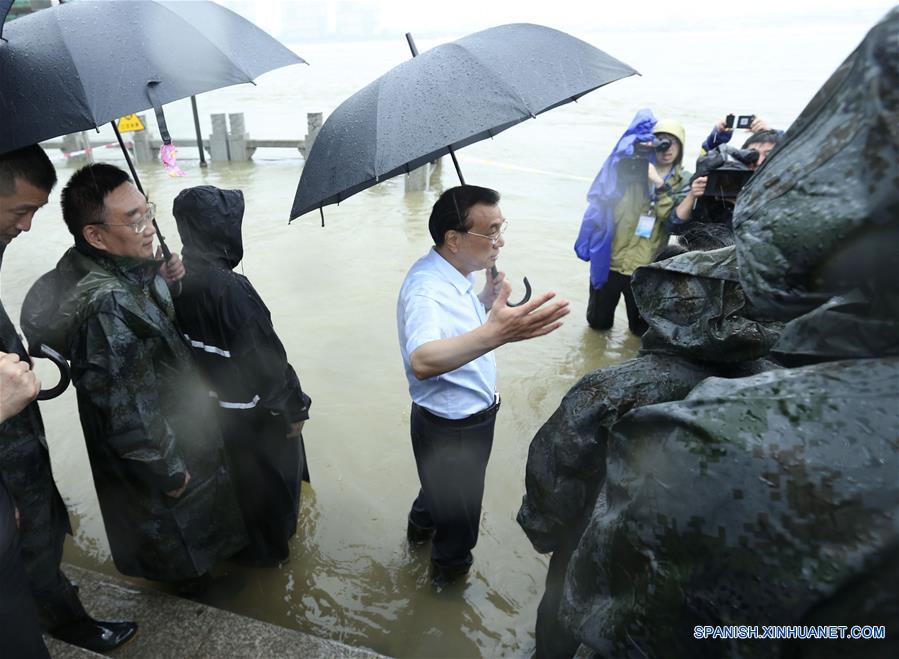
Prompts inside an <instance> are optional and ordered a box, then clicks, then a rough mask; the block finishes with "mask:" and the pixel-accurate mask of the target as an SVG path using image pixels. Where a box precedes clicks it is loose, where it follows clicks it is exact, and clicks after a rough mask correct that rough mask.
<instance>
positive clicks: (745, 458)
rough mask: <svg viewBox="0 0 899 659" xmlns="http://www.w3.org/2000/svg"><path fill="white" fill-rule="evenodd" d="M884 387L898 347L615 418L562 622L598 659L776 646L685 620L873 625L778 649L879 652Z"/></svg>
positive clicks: (890, 399) (704, 387)
mask: <svg viewBox="0 0 899 659" xmlns="http://www.w3.org/2000/svg"><path fill="white" fill-rule="evenodd" d="M897 400H899V358H888V359H871V360H853V361H846V362H833V363H828V364H821V365H817V366H808V367H804V368H799V369H792V370H786V369H781V370H774V371H769V372H767V373H762V374H760V375H756V376H753V377H750V378H744V379H740V380H723V379H717V378H713V379H709V380H706V381H705V382H704V383H703V384H701V385H700V386H699V387H697V388H696V389H695V390H694V391H693V392H692V393H691V394H690V395H689V396H688V397H687V399H686V400H685V401H681V402H672V403H664V404H660V405H653V406H649V407H643V408H641V409H639V410H635V411H634V412H632V413H631V414H629V415H628V416H626V417H624V419H622V420H621V421H620V422H619V423H617V424H616V425H615V426H614V427H613V428H612V431H611V437H610V440H609V449H608V452H609V456H608V475H607V483H608V491H607V498H608V507H607V508H604V507H597V509H596V511H595V512H594V516H593V519H592V520H591V522H590V524H589V526H588V527H587V529H586V530H585V531H584V534H583V536H582V538H581V542H580V545H579V546H578V548H577V550H576V551H575V552H574V555H573V557H572V559H571V562H570V564H569V569H568V574H567V575H566V584H565V590H564V596H563V601H562V617H563V619H564V620H566V621H568V622H569V624H571V626H572V631H573V632H574V633H575V635H576V636H577V637H578V638H579V639H581V640H582V641H583V642H584V643H585V644H587V645H589V646H590V647H591V648H593V649H594V650H596V651H597V652H598V653H599V654H600V655H601V656H603V657H606V658H611V657H666V658H669V657H690V658H694V657H720V656H733V657H760V658H761V657H765V658H767V657H781V656H784V657H785V656H793V655H790V654H789V653H788V651H789V648H790V646H789V644H787V645H783V644H779V643H774V642H766V641H756V640H751V641H739V642H738V641H728V642H724V641H708V640H707V641H699V640H694V639H693V628H694V626H695V625H742V624H746V625H789V624H813V623H814V624H833V625H853V624H866V625H886V626H887V638H888V641H889V642H884V641H882V642H874V641H871V642H867V643H864V644H861V642H860V641H847V642H844V643H842V644H831V643H829V642H825V641H814V642H812V644H811V645H809V646H806V647H805V651H807V652H808V654H799V655H796V656H809V657H824V656H829V657H830V656H866V657H886V656H897V654H896V653H897V651H899V647H897V639H899V637H897V636H896V634H895V633H893V634H892V635H891V634H890V631H892V630H893V629H895V628H896V625H897V623H899V608H897V606H899V605H897V602H899V600H897V596H896V593H897V590H896V581H895V580H892V581H890V580H889V579H888V576H889V575H890V574H893V575H895V574H896V570H897V568H899V525H897V519H899V478H897V474H899V459H897V458H899V453H897V448H899V446H897V427H899V411H897V404H896V401H897ZM860 584H863V585H864V588H863V590H862V592H861V595H863V596H862V597H858V596H854V597H849V596H848V594H849V593H850V592H851V591H852V590H853V589H854V588H857V587H859V585H860ZM847 644H848V645H847ZM853 649H854V651H855V654H854V655H852V654H850V653H851V651H852V650H853Z"/></svg>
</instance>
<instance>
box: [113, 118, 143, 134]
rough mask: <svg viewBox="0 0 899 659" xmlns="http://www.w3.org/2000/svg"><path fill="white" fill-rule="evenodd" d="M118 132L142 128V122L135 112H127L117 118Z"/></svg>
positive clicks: (134, 130)
mask: <svg viewBox="0 0 899 659" xmlns="http://www.w3.org/2000/svg"><path fill="white" fill-rule="evenodd" d="M117 125H118V128H119V132H120V133H134V132H137V131H139V130H144V122H142V121H141V120H140V117H138V116H137V115H136V114H128V115H125V116H124V117H122V118H121V119H119V123H118V124H117Z"/></svg>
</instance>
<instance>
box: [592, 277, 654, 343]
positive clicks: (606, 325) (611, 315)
mask: <svg viewBox="0 0 899 659" xmlns="http://www.w3.org/2000/svg"><path fill="white" fill-rule="evenodd" d="M622 294H624V304H625V306H626V307H627V324H628V327H629V328H630V330H631V332H633V333H634V334H636V335H637V336H643V335H644V334H645V333H646V330H648V329H649V325H647V324H646V321H645V320H643V318H642V317H641V316H640V312H639V311H638V310H637V303H636V302H635V301H634V294H633V292H632V291H631V278H630V276H629V275H623V274H621V273H620V272H615V271H614V270H612V271H610V272H609V279H608V281H606V283H605V284H603V285H602V286H600V287H599V288H593V286H592V285H591V286H590V301H589V302H588V303H587V322H588V323H589V324H590V327H592V328H593V329H599V330H607V329H610V328H611V327H612V325H613V324H614V322H615V307H617V306H618V300H619V299H620V298H621V295H622Z"/></svg>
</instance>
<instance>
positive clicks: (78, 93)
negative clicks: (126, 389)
mask: <svg viewBox="0 0 899 659" xmlns="http://www.w3.org/2000/svg"><path fill="white" fill-rule="evenodd" d="M2 1H3V0H0V2H2ZM3 38H4V39H5V40H6V41H0V81H2V84H0V153H5V152H7V151H12V150H13V149H17V148H19V147H22V146H26V145H28V144H34V143H35V142H39V141H41V140H45V139H49V138H51V137H57V136H59V135H66V134H68V133H73V132H77V131H81V130H87V129H89V128H96V127H99V126H101V125H103V124H104V123H107V122H109V121H112V120H114V119H117V118H118V117H121V116H123V115H126V114H131V113H134V112H140V111H142V110H146V109H148V108H150V107H151V106H153V105H154V103H153V102H152V101H151V98H150V96H149V94H148V91H151V90H152V91H151V93H152V94H153V95H154V97H155V99H154V100H155V101H156V103H157V104H158V105H162V104H165V103H169V102H171V101H176V100H179V99H182V98H187V97H188V96H191V95H194V94H199V93H201V92H205V91H210V90H213V89H218V88H220V87H227V86H229V85H235V84H238V83H243V82H252V81H253V79H254V78H255V77H257V76H259V75H261V74H262V73H265V72H266V71H271V70H272V69H276V68H279V67H282V66H287V65H288V64H296V63H300V62H303V61H304V60H303V59H302V58H300V57H298V56H297V55H295V54H294V53H292V52H291V51H290V50H288V49H287V48H286V47H284V46H283V45H282V44H281V43H280V42H278V41H277V40H276V39H274V38H272V37H271V36H269V35H268V34H267V33H265V32H263V31H262V30H260V29H259V28H257V27H256V26H255V25H253V24H252V23H250V22H249V21H247V20H245V19H244V18H241V17H240V16H238V15H237V14H235V13H234V12H232V11H230V10H228V9H225V8H224V7H221V6H219V5H217V4H215V3H213V2H200V1H197V2H157V1H153V0H114V1H113V0H79V1H78V2H72V3H66V4H64V5H59V6H56V7H51V8H49V9H43V10H41V11H38V12H35V13H33V14H31V15H29V16H24V17H22V18H19V19H16V20H15V21H11V22H10V23H9V24H8V25H6V26H5V29H4V30H3ZM148 83H154V84H149V85H148Z"/></svg>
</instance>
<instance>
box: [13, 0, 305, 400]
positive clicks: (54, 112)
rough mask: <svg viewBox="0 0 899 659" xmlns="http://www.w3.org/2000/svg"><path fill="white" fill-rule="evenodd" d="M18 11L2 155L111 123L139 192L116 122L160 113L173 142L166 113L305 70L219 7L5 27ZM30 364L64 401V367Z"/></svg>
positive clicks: (72, 11) (167, 6)
mask: <svg viewBox="0 0 899 659" xmlns="http://www.w3.org/2000/svg"><path fill="white" fill-rule="evenodd" d="M11 5H12V3H11V2H10V1H9V0H0V153H6V152H8V151H13V150H15V149H17V148H20V147H23V146H27V145H29V144H34V143H36V142H39V141H41V140H45V139H49V138H52V137H57V136H59V135H67V134H69V133H74V132H78V131H82V130H87V129H89V128H99V127H100V126H101V125H103V124H104V123H106V122H111V123H112V127H113V130H114V131H115V133H116V136H117V137H118V138H119V143H120V144H121V145H122V151H123V153H124V154H125V158H126V159H127V160H128V166H129V168H130V169H131V174H132V176H133V178H134V182H135V183H136V184H137V187H138V188H139V189H140V190H141V192H143V186H141V183H140V179H139V178H138V176H137V172H136V171H135V169H134V166H133V165H132V164H131V160H130V158H129V157H128V152H127V150H126V149H125V146H124V143H123V142H122V139H121V136H120V135H119V132H118V129H117V128H116V126H115V121H114V120H115V119H117V118H118V117H121V116H123V115H127V114H132V113H135V112H140V111H142V110H146V109H148V108H150V107H153V108H154V109H155V111H156V116H157V119H158V121H159V128H160V133H161V134H162V137H163V140H164V141H169V139H168V137H169V136H168V132H167V130H166V127H165V120H164V118H163V115H162V105H163V104H165V103H170V102H172V101H176V100H179V99H182V98H187V97H188V96H192V95H194V94H199V93H202V92H205V91H210V90H213V89H219V88H221V87H227V86H229V85H235V84H238V83H244V82H252V81H253V79H254V78H255V77H257V76H259V75H261V74H263V73H265V72H267V71H271V70H272V69H276V68H279V67H282V66H287V65H288V64H296V63H300V62H303V61H304V60H303V59H302V58H300V57H298V56H297V55H295V54H294V53H292V52H291V51H290V50H288V49H287V48H285V47H284V46H283V45H282V44H281V43H280V42H278V41H277V40H275V39H274V38H272V37H271V36H269V35H268V34H266V33H265V32H263V31H262V30H260V29H259V28H257V27H256V26H255V25H253V24H252V23H250V22H249V21H247V20H245V19H244V18H241V17H240V16H238V15H237V14H235V13H234V12H232V11H230V10H228V9H225V8H224V7H221V6H219V5H217V4H215V3H213V2H200V1H196V2H156V1H152V0H140V1H138V0H115V1H112V0H81V1H79V2H74V3H66V4H64V5H59V6H55V7H50V8H48V9H43V10H40V11H37V12H35V13H33V14H30V15H28V16H24V17H22V18H19V19H16V20H15V21H11V22H10V23H9V24H8V25H5V26H3V21H4V19H5V18H6V14H7V12H8V11H9V9H10V7H11ZM153 225H154V227H155V228H156V231H157V236H158V238H159V242H160V245H161V246H162V249H163V252H164V255H165V259H166V260H168V259H169V258H170V257H171V253H170V251H169V249H168V247H167V246H166V244H165V240H164V238H163V236H162V232H161V231H160V230H159V226H158V225H157V224H156V220H153ZM32 354H34V356H37V357H48V358H51V359H53V361H54V362H55V363H56V364H57V366H59V368H60V371H61V381H60V383H59V385H57V386H56V387H54V388H53V389H52V390H51V391H48V392H42V399H46V398H52V397H54V396H57V395H59V394H60V393H62V391H63V390H64V389H65V387H66V384H67V383H68V379H67V373H66V370H67V369H66V367H65V362H64V360H61V359H59V358H58V355H56V358H54V355H55V353H52V351H50V350H48V349H46V348H45V347H44V346H39V347H38V348H37V350H33V351H32Z"/></svg>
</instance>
